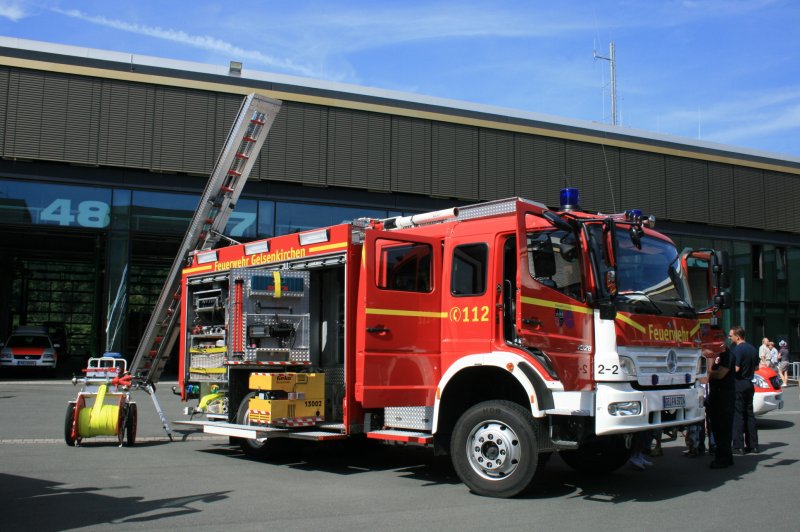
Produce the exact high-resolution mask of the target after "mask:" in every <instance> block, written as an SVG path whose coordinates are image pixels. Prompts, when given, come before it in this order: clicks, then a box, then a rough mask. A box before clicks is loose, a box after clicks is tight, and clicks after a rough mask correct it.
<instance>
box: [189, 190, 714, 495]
mask: <svg viewBox="0 0 800 532" xmlns="http://www.w3.org/2000/svg"><path fill="white" fill-rule="evenodd" d="M654 224H655V218H654V217H652V216H645V215H643V214H642V213H641V212H639V211H635V210H629V211H626V212H624V213H620V214H597V213H587V212H582V211H581V210H580V209H579V207H578V196H577V190H575V189H565V190H564V191H563V192H562V195H561V206H560V208H558V209H553V210H551V209H548V208H547V207H546V206H545V205H544V204H541V203H537V202H533V201H528V200H525V199H519V198H513V199H508V200H500V201H492V202H488V203H480V204H476V205H471V206H466V207H458V208H452V209H447V210H444V211H437V212H433V213H427V214H420V215H415V216H406V217H396V218H389V219H380V220H379V219H367V218H364V219H358V220H355V221H353V222H351V223H344V224H340V225H335V226H330V227H323V228H319V229H316V230H313V231H306V232H301V233H295V234H288V235H283V236H277V237H274V238H270V239H267V240H260V241H256V242H250V243H246V244H239V245H231V246H227V247H221V248H217V249H211V250H199V251H193V252H192V253H191V254H190V259H189V264H188V265H186V266H185V268H184V269H183V271H182V276H181V289H180V297H177V296H176V300H179V301H180V333H179V335H178V339H179V340H178V341H179V343H180V349H179V350H180V369H179V388H178V390H177V391H178V392H179V393H180V394H181V396H182V398H183V399H184V400H186V401H194V400H195V399H196V400H197V401H198V402H197V404H196V406H191V407H188V408H187V413H189V414H192V415H196V414H200V413H202V414H203V415H205V416H206V418H207V419H206V420H203V421H189V422H188V423H191V424H197V425H202V426H203V429H204V430H205V431H206V432H209V433H215V434H226V435H229V436H232V437H235V438H237V441H238V442H239V443H240V445H241V447H242V449H243V450H244V452H246V453H247V454H250V455H254V456H262V457H267V456H270V455H275V453H279V452H280V449H281V444H285V443H286V442H287V441H289V440H291V439H304V440H316V441H326V440H335V439H344V438H348V437H352V436H356V435H361V436H362V437H363V436H364V435H365V436H366V437H367V438H370V439H376V440H384V441H387V442H394V443H405V444H419V445H427V446H431V447H432V448H433V449H434V450H435V452H438V453H449V454H450V455H451V457H452V461H453V464H454V467H455V470H456V471H457V473H458V475H459V477H460V478H461V480H462V481H463V482H464V483H465V484H466V485H467V486H468V487H469V488H470V489H471V490H472V491H474V492H475V493H478V494H482V495H487V496H495V497H511V496H514V495H516V494H518V493H520V492H521V491H522V490H524V489H525V488H526V487H527V486H528V485H529V484H530V483H531V481H532V479H533V477H534V475H535V474H536V472H537V469H539V468H541V467H543V465H544V463H545V461H546V458H547V457H548V456H549V455H550V454H551V453H552V452H554V451H557V452H559V453H560V454H561V456H562V457H563V459H564V460H565V462H566V463H567V464H569V465H570V466H572V467H574V468H575V469H577V470H581V471H595V472H610V471H612V470H614V469H616V468H618V467H620V466H622V465H623V464H624V463H625V462H626V460H627V459H628V457H629V454H630V451H629V443H630V435H631V434H633V433H635V432H637V431H642V430H648V429H663V428H667V427H672V426H678V425H687V424H691V423H695V422H698V421H701V420H703V419H704V409H703V390H702V387H701V385H700V384H699V380H700V379H702V378H703V377H704V376H705V374H706V367H707V362H706V358H705V357H704V356H702V353H701V348H702V345H701V342H702V338H701V326H706V328H707V327H709V326H711V325H710V319H708V317H707V316H706V317H705V318H704V317H703V316H699V315H698V310H696V308H695V306H694V305H693V303H692V298H691V294H690V287H689V277H688V273H687V262H686V260H682V258H681V255H680V254H679V253H678V251H677V250H676V248H675V245H674V244H673V243H672V242H671V241H670V240H669V239H668V238H667V237H665V236H664V235H662V234H659V233H658V232H656V231H655V230H654V229H653V227H654ZM715 279H716V278H715ZM714 290H715V291H716V292H715V294H714V297H715V298H716V300H717V303H718V304H717V307H715V308H719V307H720V306H724V305H727V304H729V297H728V296H727V293H726V292H724V291H723V290H722V285H721V284H720V283H719V282H718V279H717V281H715V282H714ZM701 318H703V319H704V320H705V321H704V323H701Z"/></svg>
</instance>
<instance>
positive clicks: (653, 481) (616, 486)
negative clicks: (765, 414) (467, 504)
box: [201, 420, 797, 504]
mask: <svg viewBox="0 0 800 532" xmlns="http://www.w3.org/2000/svg"><path fill="white" fill-rule="evenodd" d="M775 421H778V420H775ZM780 423H781V424H782V423H783V422H780ZM789 425H793V424H792V423H789ZM776 428H777V427H776ZM785 445H786V444H783V443H770V444H766V445H762V446H761V453H759V454H748V455H745V456H737V457H735V464H734V466H732V467H730V468H726V469H710V468H709V467H708V466H709V464H710V462H711V460H712V459H713V455H708V454H706V455H704V456H700V457H697V458H687V457H684V455H683V450H684V447H683V446H682V445H680V443H676V444H673V445H671V446H669V447H665V448H664V456H662V457H658V458H651V461H652V462H653V466H652V467H651V468H648V469H647V470H646V471H637V470H634V469H633V468H632V467H631V466H630V464H625V465H624V466H623V467H621V468H620V469H618V470H617V471H615V472H614V473H612V474H608V475H591V474H585V473H580V472H577V471H575V470H573V469H571V468H570V467H568V466H567V465H566V464H565V463H564V462H563V461H562V460H561V458H559V457H558V456H557V454H554V455H553V456H552V457H551V459H550V460H549V462H548V463H547V465H546V466H545V467H544V469H543V470H541V471H540V472H539V473H537V477H536V479H535V480H534V482H533V484H532V485H531V487H530V489H529V490H528V491H527V492H525V493H524V494H522V495H520V496H519V497H517V498H518V499H524V500H548V499H554V498H563V497H570V498H582V499H586V500H592V501H597V502H606V503H612V504H619V503H624V502H630V501H640V502H659V501H668V500H670V499H674V498H678V497H682V496H685V495H687V494H691V493H698V494H702V493H707V492H710V491H712V490H715V489H717V488H719V487H720V486H722V485H724V484H727V483H729V482H739V481H742V480H745V478H746V476H747V475H748V474H750V473H752V472H753V471H754V470H755V469H756V468H757V467H768V468H778V467H793V466H795V463H796V462H797V460H794V459H791V460H790V459H784V458H782V457H781V454H782V448H783V447H785ZM201 452H207V453H210V454H216V455H225V456H229V457H235V458H238V459H241V460H248V461H253V462H255V463H259V462H261V463H263V464H264V467H267V468H268V467H286V468H291V469H294V470H298V471H324V472H326V473H331V474H337V475H357V474H366V473H370V472H376V471H394V472H395V473H396V474H397V477H398V478H402V479H405V480H409V481H411V482H410V483H409V487H411V486H417V487H431V486H442V485H451V486H456V485H459V484H460V483H461V482H460V480H459V479H458V476H457V475H456V473H455V471H454V470H453V467H452V465H451V463H450V459H449V457H447V456H442V457H435V456H433V454H432V453H431V451H430V450H429V449H422V448H415V447H406V448H401V447H391V446H385V445H381V444H377V443H373V442H369V441H366V442H338V444H337V445H335V446H334V445H325V446H319V445H314V444H309V443H306V442H301V443H300V445H297V446H295V447H294V448H293V449H292V452H291V453H289V454H286V455H282V456H281V457H280V459H273V460H260V459H256V458H251V457H248V456H246V455H245V454H244V453H242V452H241V450H240V449H239V448H238V447H234V446H228V445H223V444H218V445H216V446H215V447H214V448H212V449H207V450H203V451H201Z"/></svg>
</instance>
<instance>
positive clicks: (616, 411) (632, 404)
mask: <svg viewBox="0 0 800 532" xmlns="http://www.w3.org/2000/svg"><path fill="white" fill-rule="evenodd" d="M608 413H609V414H611V415H612V416H638V415H639V414H641V413H642V403H640V402H639V401H625V402H622V403H611V404H610V405H608Z"/></svg>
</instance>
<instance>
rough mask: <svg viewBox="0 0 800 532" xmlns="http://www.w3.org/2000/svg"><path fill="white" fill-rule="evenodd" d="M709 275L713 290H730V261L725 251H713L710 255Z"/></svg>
mask: <svg viewBox="0 0 800 532" xmlns="http://www.w3.org/2000/svg"><path fill="white" fill-rule="evenodd" d="M711 273H712V277H713V280H714V288H715V289H717V290H718V291H721V290H724V289H726V288H730V282H731V279H730V259H729V258H728V252H727V251H714V253H713V254H712V255H711Z"/></svg>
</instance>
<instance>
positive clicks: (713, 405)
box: [708, 349, 736, 469]
mask: <svg viewBox="0 0 800 532" xmlns="http://www.w3.org/2000/svg"><path fill="white" fill-rule="evenodd" d="M734 373H735V369H734V363H733V355H732V354H731V352H730V351H728V350H727V349H726V350H725V351H724V352H723V353H720V355H719V356H718V357H717V358H716V360H715V361H714V365H713V366H711V370H709V372H708V389H709V394H708V415H709V418H710V419H711V431H712V432H713V433H714V442H715V444H716V451H715V452H714V461H713V462H711V469H721V468H723V467H730V466H732V465H733V454H732V452H731V433H732V432H733V408H734V401H735V393H736V385H735V377H734Z"/></svg>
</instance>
